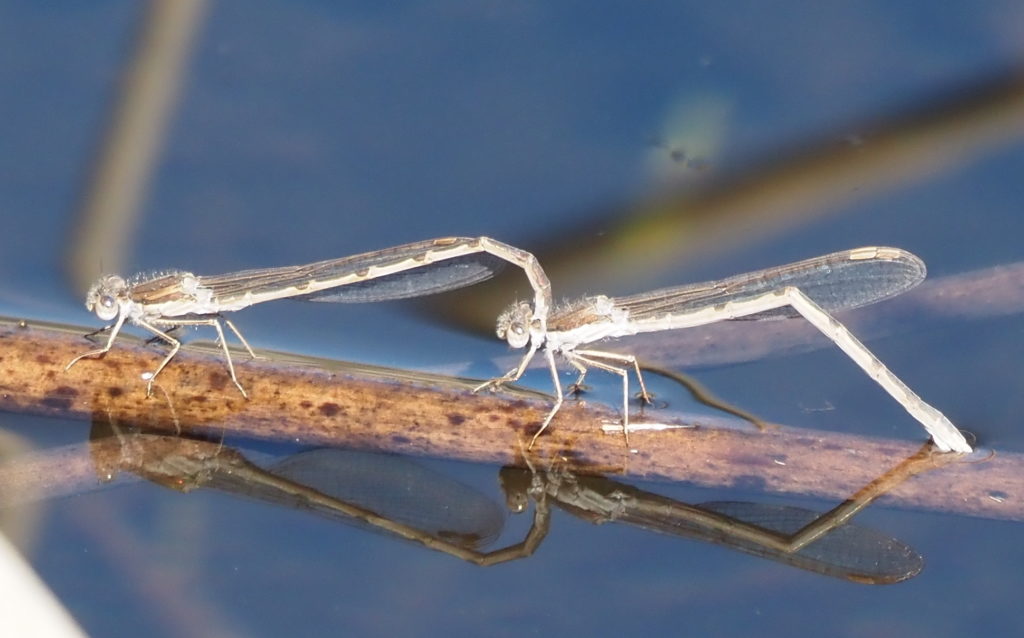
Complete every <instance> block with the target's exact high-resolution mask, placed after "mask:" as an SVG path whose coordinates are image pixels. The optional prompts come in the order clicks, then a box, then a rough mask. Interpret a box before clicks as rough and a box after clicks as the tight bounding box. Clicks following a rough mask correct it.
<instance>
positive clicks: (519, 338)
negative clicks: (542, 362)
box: [506, 321, 530, 348]
mask: <svg viewBox="0 0 1024 638" xmlns="http://www.w3.org/2000/svg"><path fill="white" fill-rule="evenodd" d="M506 338H507V339H508V344H509V345H510V346H512V347H513V348H522V347H523V346H525V345H526V344H527V343H529V342H530V333H529V332H528V331H527V330H526V326H524V325H523V324H522V323H519V322H518V321H517V322H515V323H513V324H512V325H511V326H509V329H508V334H507V335H506Z"/></svg>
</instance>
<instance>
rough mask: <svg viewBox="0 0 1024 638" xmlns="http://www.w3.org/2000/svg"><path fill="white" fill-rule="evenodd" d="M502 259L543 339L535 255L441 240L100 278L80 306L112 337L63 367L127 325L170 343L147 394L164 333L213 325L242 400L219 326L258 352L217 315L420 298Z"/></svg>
mask: <svg viewBox="0 0 1024 638" xmlns="http://www.w3.org/2000/svg"><path fill="white" fill-rule="evenodd" d="M503 262H508V263H511V264H514V265H516V266H519V267H521V268H522V269H523V270H524V271H525V272H526V276H527V278H528V279H529V281H530V285H531V286H532V287H533V292H534V298H533V304H532V306H531V307H532V308H533V310H531V311H530V315H531V316H530V317H528V318H527V324H526V326H527V327H526V328H525V329H526V330H528V331H529V332H531V333H536V334H538V335H539V334H543V332H544V331H545V327H546V324H545V319H546V317H547V313H548V311H549V309H550V306H551V285H550V283H549V282H548V279H547V276H546V275H545V274H544V271H543V270H542V269H541V267H540V265H539V264H538V263H537V260H536V258H535V257H534V256H533V255H531V254H530V253H528V252H526V251H523V250H520V249H518V248H515V247H512V246H509V245H507V244H503V243H502V242H499V241H496V240H494V239H491V238H489V237H476V238H467V237H446V238H442V239H432V240H427V241H421V242H415V243H411V244H405V245H402V246H396V247H394V248H385V249H383V250H376V251H373V252H368V253H363V254H361V255H354V256H351V257H342V258H340V259H330V260H327V261H320V262H316V263H312V264H306V265H301V266H284V267H279V268H262V269H256V270H243V271H240V272H234V273H228V274H225V275H212V276H206V275H194V274H192V273H191V272H183V271H170V272H162V273H156V274H144V275H136V276H135V277H132V278H130V279H124V278H122V277H119V276H117V275H106V276H104V277H101V278H100V280H99V281H97V282H96V284H94V285H93V287H92V288H91V289H90V290H89V293H88V295H87V296H86V299H85V307H86V308H88V309H89V310H90V311H92V312H95V313H96V315H97V316H98V317H99V318H100V319H102V320H104V321H113V324H111V325H110V326H108V328H109V329H110V336H109V337H108V338H107V342H106V345H104V346H103V347H102V348H99V349H98V350H92V351H90V352H86V353H85V354H82V355H79V356H77V357H75V358H74V359H72V360H71V362H70V363H68V365H67V367H66V368H65V369H70V368H71V366H73V365H75V364H76V363H78V361H80V360H81V359H84V358H87V357H98V356H102V355H104V354H106V353H107V352H108V351H109V350H110V348H111V346H113V344H114V340H115V339H116V338H117V335H118V333H119V332H120V331H121V328H122V327H123V326H124V324H125V322H126V321H128V322H131V323H133V324H135V325H137V326H139V327H141V328H144V329H146V330H148V331H149V332H151V333H153V334H154V335H156V336H157V337H159V338H160V339H162V340H163V341H165V342H167V343H168V344H170V346H171V349H170V352H169V353H168V354H167V355H166V356H165V357H164V359H163V361H161V362H160V365H158V366H157V367H156V369H155V370H154V371H153V372H152V373H151V374H149V375H148V376H149V382H148V384H147V386H146V392H147V394H150V393H152V391H153V381H154V379H156V376H157V375H158V374H160V371H161V370H163V369H164V367H165V366H166V365H167V364H168V363H169V362H170V361H171V359H173V358H174V355H175V354H177V353H178V350H179V349H180V348H181V342H180V341H178V340H177V339H175V338H174V337H172V336H171V335H170V334H168V332H169V330H171V329H173V328H175V327H179V326H211V327H213V329H214V330H215V331H216V332H217V339H218V341H219V343H220V345H221V348H222V349H223V352H224V357H225V360H226V362H227V368H228V372H229V373H230V374H231V380H232V381H233V382H234V383H235V386H236V387H237V388H238V390H239V391H240V392H241V393H242V395H243V396H247V395H246V393H245V389H244V388H243V387H242V384H241V383H240V382H239V381H238V377H237V376H236V375H235V367H234V364H233V363H232V361H231V353H230V352H229V351H228V347H227V341H226V340H225V338H224V329H223V328H222V327H221V322H222V321H223V323H224V324H225V325H227V327H228V328H229V329H230V330H231V332H233V333H234V334H235V336H236V337H238V340H239V341H240V342H241V343H242V345H243V346H245V349H246V350H247V351H248V352H249V354H250V355H251V356H253V357H255V356H256V355H255V353H253V350H252V348H251V347H250V346H249V344H248V342H246V340H245V338H244V337H242V334H241V333H240V332H239V331H238V329H237V328H236V327H235V325H234V324H233V323H232V322H231V321H230V320H228V319H225V318H224V317H223V316H222V315H223V313H225V312H231V311H235V310H241V309H242V308H246V307H248V306H252V305H254V304H258V303H262V302H264V301H272V300H274V299H302V300H306V301H332V302H349V303H356V302H372V301H385V300H390V299H405V298H409V297H420V296H423V295H430V294H434V293H438V292H444V291H446V290H453V289H456V288H462V287H464V286H469V285H472V284H475V283H477V282H480V281H483V280H485V279H488V278H490V277H492V276H493V275H494V274H495V273H496V272H497V271H498V270H500V268H501V266H502V265H503Z"/></svg>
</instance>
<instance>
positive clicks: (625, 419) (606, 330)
mask: <svg viewBox="0 0 1024 638" xmlns="http://www.w3.org/2000/svg"><path fill="white" fill-rule="evenodd" d="M924 277H925V265H924V262H922V261H921V260H920V259H919V258H918V257H916V256H914V255H913V254H911V253H909V252H907V251H905V250H901V249H899V248H884V247H867V248H856V249H853V250H846V251H842V252H837V253H833V254H830V255H825V256H823V257H815V258H813V259H808V260H805V261H799V262H796V263H793V264H789V265H786V266H778V267H775V268H768V269H765V270H759V271H756V272H751V273H746V274H742V275H736V276H733V277H728V278H726V279H722V280H719V281H710V282H705V283H699V284H691V285H686V286H679V287H674V288H665V289H662V290H655V291H653V292H646V293H642V294H638V295H632V296H629V297H606V296H604V295H599V296H594V297H586V298H584V299H581V300H579V301H576V302H572V303H568V304H565V305H563V306H561V307H558V308H555V309H554V310H553V311H552V313H551V315H550V316H549V317H548V321H547V330H546V331H545V332H543V333H542V334H538V331H537V330H536V329H531V326H532V324H533V323H535V317H536V314H537V313H536V311H535V309H534V308H533V307H532V306H531V305H530V303H529V302H519V303H517V304H513V305H512V306H511V307H509V308H508V309H507V310H506V311H505V312H504V313H502V314H501V316H500V317H499V318H498V326H497V333H498V337H499V338H501V339H505V340H507V341H508V343H509V345H511V346H513V347H516V348H521V347H523V346H525V345H527V344H529V346H530V349H529V351H528V352H527V353H526V355H525V357H524V359H523V361H522V362H521V363H520V364H519V366H518V367H517V368H515V369H513V370H510V371H509V372H508V373H507V374H506V375H505V376H503V377H500V378H498V379H492V380H491V381H488V382H487V383H485V384H483V385H481V386H480V387H479V388H478V389H482V388H485V387H487V386H492V385H500V384H502V383H505V382H509V381H515V380H517V379H519V377H520V376H522V374H523V371H524V370H525V368H526V365H527V363H529V360H530V359H531V358H532V357H533V354H534V353H535V352H536V351H537V349H538V348H541V347H543V348H544V356H545V358H546V359H547V363H548V368H549V370H550V371H551V378H552V379H553V380H554V384H555V404H554V406H553V407H552V409H551V411H550V412H549V413H548V415H547V417H546V418H545V419H544V422H543V423H542V424H541V427H540V429H539V430H538V431H537V433H536V434H535V435H534V437H533V441H534V442H535V441H536V440H537V437H538V436H539V435H540V434H541V432H543V431H544V430H545V429H546V428H547V427H548V425H549V424H550V423H551V419H553V418H554V416H555V414H557V413H558V410H559V408H560V407H561V405H562V401H563V393H562V387H561V384H560V382H559V379H558V370H557V367H556V365H555V354H556V353H558V354H560V355H562V356H563V357H564V358H565V359H566V360H567V361H568V362H569V364H570V365H571V366H572V367H573V368H575V369H576V370H577V371H578V372H579V377H578V379H577V380H576V384H575V387H579V385H580V384H581V383H582V381H583V378H584V377H585V376H586V374H587V370H588V368H590V367H594V368H598V369H600V370H606V371H608V372H613V373H615V374H618V375H620V376H621V377H622V401H623V405H622V425H623V431H624V433H625V436H626V441H627V444H628V441H629V378H628V373H629V370H630V369H633V370H634V371H635V372H636V375H637V379H638V381H639V383H640V390H641V396H642V397H643V398H644V399H648V398H649V395H648V394H647V388H646V387H645V385H644V381H643V377H642V376H641V374H640V367H639V365H638V364H637V361H636V358H635V357H634V356H632V355H628V354H619V353H614V352H606V351H601V350H588V349H582V348H581V346H586V345H587V344H592V343H594V342H597V341H601V340H604V339H609V338H615V337H624V336H628V335H635V334H639V333H644V332H657V331H661V330H675V329H678V328H689V327H694V326H701V325H705V324H709V323H715V322H718V321H726V320H742V319H745V320H751V319H776V318H782V317H795V316H802V317H803V318H804V319H806V320H807V321H808V322H810V323H811V324H812V325H813V326H814V327H815V328H817V329H818V330H820V331H821V332H822V333H823V334H824V335H825V336H826V337H828V338H829V339H831V340H832V341H833V342H834V343H835V344H836V346H838V347H839V348H840V349H841V350H842V351H843V352H845V353H846V354H847V355H848V356H849V357H850V358H851V359H853V361H854V362H855V363H856V364H857V365H858V366H860V367H861V368H862V369H863V370H864V372H866V373H867V374H868V376H870V377H871V378H872V379H874V380H875V381H877V382H878V384H879V385H881V386H882V388H884V389H885V390H886V391H887V392H888V393H889V394H890V395H892V397H893V398H894V399H896V401H898V402H899V403H900V404H901V405H902V406H903V407H904V408H905V409H906V410H907V412H909V413H910V414H911V415H912V416H913V417H914V418H915V419H917V420H918V421H919V422H920V423H921V424H922V425H923V426H924V428H925V430H927V431H928V434H929V435H931V437H932V438H933V439H934V441H935V444H936V446H937V447H938V448H939V449H940V450H942V451H955V452H970V451H971V447H970V445H968V444H967V441H966V440H965V439H964V436H963V434H961V433H960V431H959V430H957V429H956V427H955V426H954V425H953V424H952V423H951V422H950V421H949V419H947V418H946V417H945V416H944V415H943V414H942V413H941V412H939V411H938V410H936V409H935V408H934V407H932V406H931V405H929V404H928V403H925V402H924V400H922V399H921V398H920V397H919V396H918V395H917V394H915V393H914V391H913V390H911V389H910V388H909V387H908V386H907V385H906V384H905V383H903V382H902V381H900V379H899V378H898V377H897V376H896V375H895V374H893V373H892V372H891V371H890V370H889V369H888V368H886V367H885V365H884V364H883V363H882V362H881V361H879V360H878V358H877V357H875V355H873V354H872V353H871V351H869V350H868V349H867V348H866V347H865V346H864V344H862V343H861V342H860V341H859V340H858V339H857V338H856V337H855V336H854V335H853V334H852V333H851V332H850V331H849V330H848V329H847V328H846V327H845V326H843V324H841V323H840V322H839V321H837V320H836V319H834V318H833V317H832V316H831V315H830V314H829V312H830V311H836V310H845V309H849V308H856V307H858V306H864V305H867V304H871V303H875V302H876V301H880V300H882V299H886V298H888V297H892V296H894V295H898V294H900V293H902V292H904V291H906V290H908V289H910V288H912V287H914V286H916V285H917V284H918V283H920V282H921V281H922V280H923V279H924ZM538 336H539V337H540V338H541V339H542V341H540V342H537V341H536V339H537V337H538ZM532 443H533V442H531V445H532Z"/></svg>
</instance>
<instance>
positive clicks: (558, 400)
mask: <svg viewBox="0 0 1024 638" xmlns="http://www.w3.org/2000/svg"><path fill="white" fill-rule="evenodd" d="M544 356H545V358H547V360H548V369H549V370H551V380H552V381H554V382H555V405H553V406H552V407H551V411H550V412H548V415H547V417H546V418H545V419H544V422H543V423H542V424H541V426H540V429H539V430H537V432H536V433H534V435H533V438H532V439H530V445H528V446H526V449H528V450H532V449H533V444H534V443H536V442H537V437H539V436H540V435H541V432H543V431H544V430H546V429H547V428H548V424H550V423H551V419H553V418H555V415H556V414H558V410H559V409H560V408H561V407H562V401H563V396H562V383H561V382H560V381H559V379H558V366H556V365H555V355H554V353H553V352H552V351H551V350H550V349H546V350H544Z"/></svg>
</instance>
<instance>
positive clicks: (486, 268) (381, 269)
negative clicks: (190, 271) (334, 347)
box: [198, 238, 505, 307]
mask: <svg viewBox="0 0 1024 638" xmlns="http://www.w3.org/2000/svg"><path fill="white" fill-rule="evenodd" d="M475 241H476V240H473V239H467V238H450V239H444V240H427V241H421V242H414V243H411V244H405V245H402V246H395V247H393V248H385V249H383V250H376V251H373V252H369V253H363V254H360V255H352V256H349V257H341V258H339V259H329V260H326V261H319V262H316V263H312V264H305V265H301V266H282V267H280V268H258V269H254V270H243V271H240V272H235V273H228V274H225V275H204V276H201V277H198V280H199V283H200V285H201V286H203V287H204V288H208V289H210V290H211V291H212V293H213V297H214V299H215V300H216V301H217V302H218V303H219V304H221V305H222V306H226V307H244V305H249V304H252V303H260V302H262V301H268V300H271V299H286V298H293V299H304V300H307V301H333V302H352V303H356V302H370V301H386V300H389V299H404V298H408V297H421V296H424V295H431V294H434V293H438V292H444V291H446V290H454V289H456V288H462V287H465V286H469V285H472V284H475V283H477V282H480V281H484V280H486V279H489V278H491V277H493V276H494V275H495V273H497V272H498V271H499V270H501V268H502V267H503V266H504V263H505V262H504V261H502V260H501V259H499V258H498V257H495V256H494V255H490V254H488V253H483V252H479V251H476V250H474V249H472V248H470V247H469V246H470V245H471V244H472V243H473V242H475ZM445 255H451V256H449V257H445Z"/></svg>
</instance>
